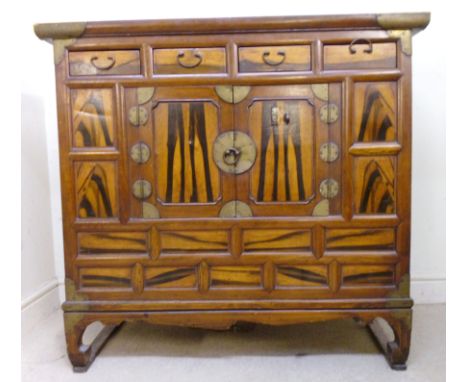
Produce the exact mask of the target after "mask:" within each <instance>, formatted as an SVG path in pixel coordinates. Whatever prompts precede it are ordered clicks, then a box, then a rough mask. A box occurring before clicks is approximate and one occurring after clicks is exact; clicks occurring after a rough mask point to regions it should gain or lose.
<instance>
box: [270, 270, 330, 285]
mask: <svg viewBox="0 0 468 382" xmlns="http://www.w3.org/2000/svg"><path fill="white" fill-rule="evenodd" d="M276 285H277V286H278V287H281V288H294V287H304V288H307V287H309V288H317V287H328V266H327V265H278V266H277V267H276Z"/></svg>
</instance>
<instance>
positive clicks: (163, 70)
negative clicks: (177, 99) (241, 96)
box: [153, 48, 226, 75]
mask: <svg viewBox="0 0 468 382" xmlns="http://www.w3.org/2000/svg"><path fill="white" fill-rule="evenodd" d="M153 57H154V60H153V61H154V68H153V70H154V73H155V74H187V75H190V74H204V73H205V74H208V73H226V50H225V48H179V49H155V50H154V51H153Z"/></svg>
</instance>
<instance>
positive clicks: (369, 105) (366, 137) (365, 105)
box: [353, 82, 397, 142]
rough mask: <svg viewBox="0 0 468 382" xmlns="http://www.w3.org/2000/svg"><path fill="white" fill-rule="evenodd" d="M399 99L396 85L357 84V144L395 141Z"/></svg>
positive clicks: (355, 96)
mask: <svg viewBox="0 0 468 382" xmlns="http://www.w3.org/2000/svg"><path fill="white" fill-rule="evenodd" d="M396 100H397V84H396V82H357V83H355V84H354V98H353V105H354V110H353V127H354V133H353V134H354V141H355V142H393V141H396V140H397V102H396Z"/></svg>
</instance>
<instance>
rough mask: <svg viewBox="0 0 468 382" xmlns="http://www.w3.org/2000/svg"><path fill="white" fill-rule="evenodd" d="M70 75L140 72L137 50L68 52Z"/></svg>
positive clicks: (129, 73)
mask: <svg viewBox="0 0 468 382" xmlns="http://www.w3.org/2000/svg"><path fill="white" fill-rule="evenodd" d="M68 60H69V63H70V75H71V76H94V75H99V76H102V75H114V76H115V75H117V76H124V75H133V74H140V73H141V66H140V51H139V50H104V51H86V52H85V51H83V52H69V54H68Z"/></svg>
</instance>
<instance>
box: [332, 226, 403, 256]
mask: <svg viewBox="0 0 468 382" xmlns="http://www.w3.org/2000/svg"><path fill="white" fill-rule="evenodd" d="M325 232H326V233H325V248H326V249H327V250H332V251H363V250H364V251H378V250H393V249H395V247H396V245H395V244H396V243H395V240H396V235H395V229H394V228H333V229H331V228H330V229H326V230H325Z"/></svg>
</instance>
